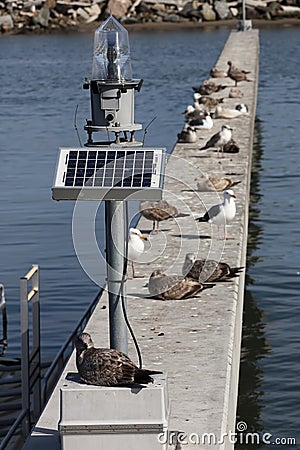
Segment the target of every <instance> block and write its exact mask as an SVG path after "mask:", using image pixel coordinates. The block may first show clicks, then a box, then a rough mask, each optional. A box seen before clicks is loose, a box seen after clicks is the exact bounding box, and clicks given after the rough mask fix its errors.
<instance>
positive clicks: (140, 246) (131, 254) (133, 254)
mask: <svg viewBox="0 0 300 450" xmlns="http://www.w3.org/2000/svg"><path fill="white" fill-rule="evenodd" d="M144 241H147V238H146V236H144V235H143V234H142V233H141V232H140V230H138V229H137V228H130V229H129V237H128V255H127V259H128V260H129V261H130V262H131V267H132V277H133V278H138V277H137V276H136V275H135V271H134V265H133V262H134V261H137V260H138V259H139V258H140V257H141V256H142V254H143V253H144V250H145V244H144Z"/></svg>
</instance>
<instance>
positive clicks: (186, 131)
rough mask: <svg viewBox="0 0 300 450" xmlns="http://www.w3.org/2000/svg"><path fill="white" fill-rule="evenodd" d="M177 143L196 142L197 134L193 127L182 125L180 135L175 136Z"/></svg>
mask: <svg viewBox="0 0 300 450" xmlns="http://www.w3.org/2000/svg"><path fill="white" fill-rule="evenodd" d="M177 137H178V142H179V143H183V144H192V143H194V142H196V140H197V133H196V130H195V128H194V127H191V126H190V125H189V124H184V127H183V129H182V131H181V132H180V133H178V134H177Z"/></svg>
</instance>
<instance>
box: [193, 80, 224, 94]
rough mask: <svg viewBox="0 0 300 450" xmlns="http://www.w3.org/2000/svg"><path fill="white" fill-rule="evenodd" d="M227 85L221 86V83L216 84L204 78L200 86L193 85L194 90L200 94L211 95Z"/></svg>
mask: <svg viewBox="0 0 300 450" xmlns="http://www.w3.org/2000/svg"><path fill="white" fill-rule="evenodd" d="M226 87H227V86H223V85H221V84H216V83H214V82H213V81H209V80H204V81H203V83H202V84H201V86H199V87H197V88H196V87H193V90H194V91H195V92H198V93H199V94H201V95H211V94H214V93H215V92H219V91H220V90H222V89H225V88H226Z"/></svg>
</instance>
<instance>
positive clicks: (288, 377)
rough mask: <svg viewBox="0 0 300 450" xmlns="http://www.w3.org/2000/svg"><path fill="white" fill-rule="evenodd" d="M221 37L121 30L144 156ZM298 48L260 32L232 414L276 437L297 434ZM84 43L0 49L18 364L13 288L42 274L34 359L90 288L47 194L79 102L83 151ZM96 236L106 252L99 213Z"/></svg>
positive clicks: (3, 191) (10, 43) (172, 130)
mask: <svg viewBox="0 0 300 450" xmlns="http://www.w3.org/2000/svg"><path fill="white" fill-rule="evenodd" d="M227 36H228V30H226V29H221V30H214V31H203V30H199V31H191V32H179V33H178V32H177V33H174V32H159V33H157V32H156V33H131V35H130V42H131V51H132V57H133V70H134V76H135V77H137V78H138V77H141V78H143V79H144V84H143V88H142V90H141V92H140V93H139V94H136V95H135V100H136V114H135V117H136V122H141V123H143V125H144V126H145V125H147V124H148V123H149V122H150V121H151V120H152V119H153V118H154V117H155V116H157V118H156V120H155V121H154V122H153V124H152V125H151V127H150V129H149V132H148V134H147V136H146V144H147V145H159V146H165V147H167V148H168V150H170V149H171V148H172V147H173V145H174V143H175V141H176V136H177V132H178V131H179V129H180V128H181V126H182V123H183V118H182V115H181V114H180V112H181V111H183V109H184V108H185V106H186V104H187V103H190V102H191V99H192V89H191V86H192V85H195V84H197V83H200V82H201V81H202V80H203V79H204V78H206V76H207V75H208V73H209V70H210V68H211V67H212V66H213V65H214V63H215V61H216V60H217V58H218V56H219V54H220V51H221V49H222V47H223V45H224V43H225V41H226V39H227ZM299 38H300V29H299V28H283V29H280V30H274V29H270V30H268V29H265V30H261V33H260V40H261V63H260V86H259V103H258V109H257V115H258V118H259V120H260V122H259V123H258V126H257V139H256V164H255V174H254V177H253V209H252V218H253V222H252V225H251V230H253V237H252V238H251V246H250V249H249V253H250V254H249V264H250V267H249V270H248V278H249V283H250V282H251V284H249V286H248V290H247V300H246V305H247V308H248V312H247V320H245V327H244V328H245V330H244V341H243V345H244V348H243V365H242V372H241V401H240V407H239V419H240V420H244V421H246V422H247V423H248V427H249V429H250V427H251V429H253V430H265V431H266V432H269V433H272V434H274V436H275V435H276V436H279V437H281V436H286V437H287V436H292V437H293V436H296V433H297V430H298V429H299V419H298V408H299V406H298V405H299V403H300V389H299V387H298V380H299V378H300V377H299V375H300V373H299V372H300V369H299V367H300V365H299V363H297V360H299V357H298V358H297V353H296V351H297V348H299V331H298V323H299V317H300V310H299V308H300V306H299V303H298V301H297V300H298V299H297V294H298V289H297V288H298V286H299V276H300V275H299V273H300V256H299V254H300V252H299V245H300V244H299V219H300V208H299V172H300V171H299V169H300V167H299V166H300V161H299V156H298V150H299V144H298V141H299V138H300V136H299V117H300V114H299V113H300V107H299V104H300V102H299V100H300V98H299V97H300V91H299V87H300V86H299V84H300V81H299V77H298V61H299V59H300V54H299V53H300V50H299V45H298V44H299ZM92 40H93V37H92V35H89V34H87V35H86V34H70V35H66V36H64V35H56V36H13V37H2V38H1V39H0V54H1V59H2V64H1V73H0V86H1V98H0V102H1V109H0V119H1V145H0V150H1V159H0V161H1V177H0V207H1V221H0V229H1V233H0V249H1V250H0V251H1V258H0V282H2V283H4V284H5V287H6V298H7V304H8V318H9V346H8V349H7V353H6V354H7V356H18V355H19V278H20V276H22V275H24V274H25V272H26V271H27V270H28V269H29V268H30V266H31V264H33V263H37V264H39V265H40V268H41V289H42V299H41V301H42V345H43V356H49V355H54V354H55V353H56V352H57V351H58V349H59V348H60V346H61V344H62V343H63V342H64V340H65V339H66V337H67V336H68V335H69V333H70V332H71V331H72V329H73V328H74V326H75V324H76V322H77V321H78V319H79V318H80V316H81V314H82V313H83V311H84V310H85V309H86V307H87V306H88V304H89V303H90V301H91V299H92V298H94V296H95V294H96V293H97V291H98V286H97V285H96V284H95V283H93V282H92V281H91V280H90V279H89V278H88V276H87V275H86V274H85V272H84V271H83V270H82V268H81V266H80V264H79V262H78V260H77V258H76V254H75V251H74V248H73V244H72V212H73V207H74V204H73V202H58V203H57V202H54V201H53V200H52V199H51V191H50V188H51V185H52V182H53V176H54V171H55V163H56V158H57V153H58V147H60V146H73V145H75V146H78V140H77V136H76V133H75V130H74V126H73V123H74V111H75V108H76V105H79V110H78V114H77V125H78V129H79V131H80V135H81V140H82V142H84V141H85V135H84V132H82V131H81V130H82V128H83V124H84V123H85V120H86V119H87V118H89V94H88V91H83V90H82V80H83V77H84V76H85V75H88V76H89V75H90V73H91V61H92ZM278 55H280V57H279V56H278ZM274 74H276V77H275V76H274ZM98 230H99V241H100V242H99V245H100V247H102V248H103V217H102V214H101V210H100V213H99V214H98ZM103 277H104V273H103ZM243 368H244V369H243ZM297 387H298V389H297ZM245 399H246V401H245ZM245 403H246V404H247V408H245V406H244V405H245ZM298 438H299V436H298Z"/></svg>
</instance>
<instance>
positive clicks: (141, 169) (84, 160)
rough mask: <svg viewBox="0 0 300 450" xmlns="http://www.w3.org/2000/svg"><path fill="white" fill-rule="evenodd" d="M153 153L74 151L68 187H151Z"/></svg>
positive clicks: (67, 172) (68, 174)
mask: <svg viewBox="0 0 300 450" xmlns="http://www.w3.org/2000/svg"><path fill="white" fill-rule="evenodd" d="M153 160H154V151H149V150H147V151H144V150H141V149H139V150H126V149H125V150H111V149H109V150H71V151H70V152H69V157H68V162H67V171H66V175H65V186H83V185H86V186H87V185H90V186H105V187H113V186H117V187H120V186H123V187H135V188H139V187H151V181H152V169H153Z"/></svg>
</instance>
